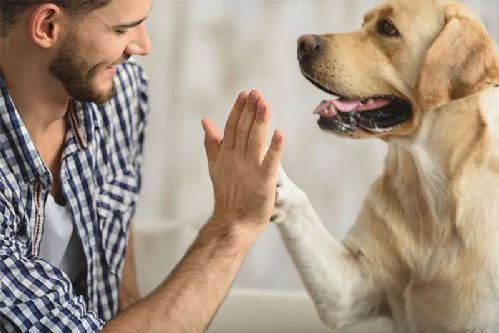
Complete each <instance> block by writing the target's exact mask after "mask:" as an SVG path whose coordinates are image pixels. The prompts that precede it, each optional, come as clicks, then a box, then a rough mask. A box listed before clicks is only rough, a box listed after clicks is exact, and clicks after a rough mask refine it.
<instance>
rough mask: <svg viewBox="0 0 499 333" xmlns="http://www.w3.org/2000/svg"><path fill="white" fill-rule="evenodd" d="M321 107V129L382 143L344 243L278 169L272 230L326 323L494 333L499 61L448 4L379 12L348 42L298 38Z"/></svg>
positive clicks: (396, 2) (422, 3)
mask: <svg viewBox="0 0 499 333" xmlns="http://www.w3.org/2000/svg"><path fill="white" fill-rule="evenodd" d="M297 44H298V47H297V58H298V62H299V67H300V70H301V73H302V74H303V75H304V77H305V78H306V79H308V80H309V81H310V82H311V83H312V84H313V85H315V86H316V87H317V88H319V89H321V90H322V91H324V92H325V93H327V94H329V95H333V96H332V97H329V99H327V100H325V101H323V102H321V103H320V105H319V106H318V107H316V108H315V110H314V113H315V114H317V115H318V125H319V127H320V128H321V129H322V130H324V131H326V132H328V133H333V134H335V135H338V136H340V137H346V138H355V139H359V138H379V139H381V140H383V141H384V142H386V143H387V144H388V151H387V156H386V158H385V161H384V171H383V173H382V174H381V175H380V177H379V178H378V179H377V180H376V181H375V182H374V183H373V184H372V185H371V187H370V189H369V192H368V194H367V197H366V198H365V201H364V203H363V206H362V208H361V210H360V213H359V215H358V218H357V220H356V221H355V223H354V224H353V226H352V227H351V229H350V230H349V232H348V233H347V235H346V236H345V238H344V239H343V240H342V241H341V242H340V241H338V240H336V239H334V238H333V237H332V235H331V234H330V233H329V232H328V231H327V229H326V228H325V227H324V226H323V224H322V223H321V221H320V219H319V217H318V216H317V214H316V213H315V212H314V209H313V207H312V205H311V203H310V202H309V200H308V198H307V196H306V194H305V193H304V192H303V191H302V190H301V189H300V188H299V187H297V186H296V185H295V184H294V183H293V182H292V181H291V180H290V179H289V178H288V177H287V175H286V174H285V172H284V171H283V170H282V169H281V170H280V171H279V174H278V182H277V183H278V187H277V199H276V204H275V208H274V215H273V221H274V222H275V224H276V225H277V227H278V230H279V233H280V235H281V237H282V239H283V241H284V244H285V246H286V248H287V250H288V252H289V254H290V256H291V257H292V259H293V262H294V264H295V265H296V267H297V269H298V272H299V274H300V276H301V279H302V281H303V284H304V286H305V287H306V289H307V291H308V293H309V294H310V296H311V298H312V299H313V301H314V304H315V307H316V309H317V311H318V314H319V316H320V318H321V319H322V321H323V322H324V323H325V324H327V325H328V326H331V327H348V326H350V325H352V324H354V323H358V322H360V321H362V320H366V319H369V318H374V317H378V316H382V317H385V318H389V320H390V322H391V323H392V326H393V330H394V331H395V332H397V333H399V332H401V333H405V332H410V333H447V332H449V333H450V332H452V333H457V332H460V333H461V332H470V333H471V332H499V233H498V231H499V56H498V51H497V47H496V45H495V43H494V42H493V40H492V39H491V37H490V36H489V35H488V33H487V31H486V29H485V27H484V26H483V24H482V23H481V22H480V21H479V20H478V19H477V18H476V17H475V16H474V15H473V14H472V13H471V11H470V10H469V9H467V8H466V7H465V6H464V5H463V4H461V3H458V2H452V1H451V2H446V3H442V2H441V1H437V0H418V1H414V0H386V1H385V2H383V3H382V4H380V5H379V6H378V7H376V8H374V9H373V10H371V11H369V12H368V13H367V14H366V15H365V17H364V22H363V24H362V27H361V28H360V29H359V30H357V31H355V32H351V33H343V34H322V35H303V36H301V37H300V38H299V39H298V43H297Z"/></svg>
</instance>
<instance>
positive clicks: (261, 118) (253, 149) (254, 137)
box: [246, 97, 270, 163]
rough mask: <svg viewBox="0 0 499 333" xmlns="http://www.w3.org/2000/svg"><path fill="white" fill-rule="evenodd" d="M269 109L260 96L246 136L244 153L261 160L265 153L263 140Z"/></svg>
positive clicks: (267, 126)
mask: <svg viewBox="0 0 499 333" xmlns="http://www.w3.org/2000/svg"><path fill="white" fill-rule="evenodd" d="M269 119H270V109H269V106H268V104H267V102H266V101H265V100H264V99H263V97H262V98H260V100H259V101H258V103H257V106H256V115H255V120H254V122H253V126H252V127H251V131H250V135H249V138H248V147H247V150H246V155H247V156H248V157H249V158H251V159H256V161H258V163H261V162H262V158H263V156H264V154H265V140H266V139H267V132H268V128H269Z"/></svg>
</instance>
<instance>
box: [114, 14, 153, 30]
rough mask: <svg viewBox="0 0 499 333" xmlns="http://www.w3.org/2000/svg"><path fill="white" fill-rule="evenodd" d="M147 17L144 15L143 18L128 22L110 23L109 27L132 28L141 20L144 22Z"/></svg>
mask: <svg viewBox="0 0 499 333" xmlns="http://www.w3.org/2000/svg"><path fill="white" fill-rule="evenodd" d="M146 19H147V17H144V18H143V19H140V20H137V21H133V22H129V23H122V24H117V25H112V26H111V29H128V28H133V27H136V26H138V25H140V24H141V23H142V22H144V21H145V20H146Z"/></svg>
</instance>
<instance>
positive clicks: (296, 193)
mask: <svg viewBox="0 0 499 333" xmlns="http://www.w3.org/2000/svg"><path fill="white" fill-rule="evenodd" d="M306 201H307V196H306V195H305V193H304V192H303V191H302V190H301V189H300V188H298V186H296V185H295V184H294V183H293V182H292V181H291V180H290V179H289V178H288V176H287V175H286V173H285V172H284V169H283V168H282V166H279V170H278V171H277V187H276V201H275V205H274V212H273V214H272V218H271V221H272V222H274V223H281V222H283V221H285V220H286V219H287V217H288V216H290V214H293V215H294V216H296V212H297V211H299V210H300V209H301V207H303V205H304V203H305V202H306Z"/></svg>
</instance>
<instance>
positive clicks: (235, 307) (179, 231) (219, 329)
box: [135, 222, 390, 333]
mask: <svg viewBox="0 0 499 333" xmlns="http://www.w3.org/2000/svg"><path fill="white" fill-rule="evenodd" d="M196 233H197V229H196V228H193V227H189V224H184V223H181V222H177V223H173V222H169V223H165V224H162V227H139V228H136V237H135V241H136V243H135V245H136V248H135V251H136V252H135V255H136V257H137V263H136V264H137V271H138V282H139V287H140V291H141V293H142V294H147V293H149V292H150V291H151V290H153V289H154V288H155V287H156V286H157V285H158V284H159V283H161V282H162V281H163V280H164V279H165V277H166V276H167V275H168V273H169V272H170V270H171V269H172V268H173V266H174V265H175V264H176V263H177V262H178V260H180V258H181V257H182V255H183V253H184V251H185V250H186V249H187V247H188V246H189V244H190V243H191V240H192V239H193V238H194V237H195V235H196ZM261 255H263V254H261ZM249 268H250V267H246V268H245V269H249ZM241 273H244V272H241ZM254 274H256V272H255V273H254ZM260 275H261V276H262V278H265V279H269V280H272V279H273V280H275V281H279V277H277V276H272V275H270V274H268V272H260ZM275 281H274V283H275ZM380 325H382V323H380V322H378V321H375V322H370V323H367V324H363V325H360V326H357V327H356V328H351V329H349V330H346V329H343V330H337V331H334V330H332V329H329V328H327V327H325V325H323V324H322V322H321V321H320V319H319V316H318V315H317V313H316V311H315V308H314V305H313V303H312V300H311V299H310V298H309V296H308V295H307V294H306V293H305V292H304V291H291V290H281V291H278V290H271V289H266V290H265V289H243V288H238V287H237V286H236V287H235V288H234V289H233V290H232V292H231V293H230V294H229V296H228V297H227V299H226V301H225V303H224V304H223V305H222V307H221V308H220V310H219V312H218V314H217V316H216V317H215V319H214V321H213V322H212V325H211V327H210V329H209V331H208V333H281V332H282V333H323V332H331V333H333V332H334V333H376V332H379V333H389V332H390V331H389V330H388V329H387V328H386V326H380Z"/></svg>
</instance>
